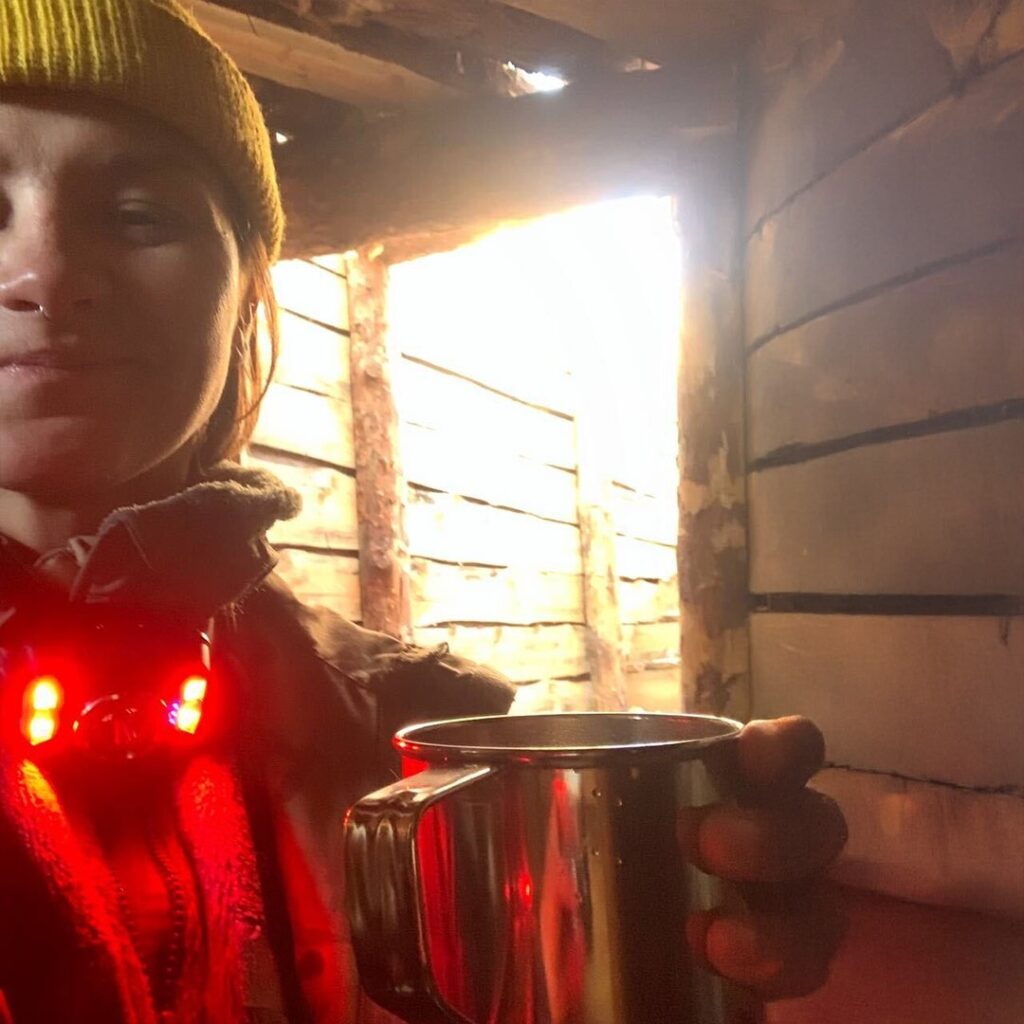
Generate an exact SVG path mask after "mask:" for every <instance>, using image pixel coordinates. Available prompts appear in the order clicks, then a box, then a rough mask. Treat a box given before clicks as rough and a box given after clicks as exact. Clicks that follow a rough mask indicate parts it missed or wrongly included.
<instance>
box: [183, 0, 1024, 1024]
mask: <svg viewBox="0 0 1024 1024" xmlns="http://www.w3.org/2000/svg"><path fill="white" fill-rule="evenodd" d="M191 7H192V8H193V10H194V12H195V13H196V14H197V16H198V17H199V19H200V21H201V22H202V24H203V25H204V26H205V28H206V29H207V31H208V32H209V33H210V34H211V35H212V36H213V37H214V38H215V39H217V40H218V41H220V42H221V43H222V44H223V45H224V46H225V47H226V48H227V49H228V50H229V52H231V53H232V54H233V55H234V57H235V58H236V59H237V60H238V62H239V63H240V64H241V66H242V68H243V69H244V70H245V71H246V73H247V74H248V75H250V77H251V80H252V82H253V84H254V86H255V88H256V91H257V93H258V95H259V98H260V100H261V102H262V104H263V106H264V109H265V112H266V116H267V119H268V123H269V126H270V128H271V131H272V132H273V134H274V138H275V140H276V141H275V145H276V157H277V161H278V166H279V171H280V176H281V181H282V186H283V192H284V197H285V204H286V209H287V215H288V225H289V226H288V237H287V242H286V252H285V260H284V262H282V263H281V264H280V265H279V267H278V269H277V272H276V281H277V286H278V291H279V297H280V301H281V305H282V308H283V310H284V350H283V353H282V359H281V363H280V366H279V369H278V374H277V379H276V382H275V383H274V385H273V386H272V388H271V392H270V394H269V396H268V402H267V405H266V409H265V412H264V414H263V416H262V418H261V421H260V424H259V427H258V431H257V434H256V438H255V441H254V444H253V446H252V449H251V452H250V454H249V458H251V459H252V460H253V461H254V462H257V463H262V464H265V465H268V466H270V467H271V468H272V469H274V470H275V471H277V472H278V473H279V474H280V475H281V476H282V477H283V478H284V479H285V480H287V481H288V482H291V483H293V484H294V485H295V486H296V487H298V488H299V490H300V491H302V493H303V494H304V496H305V501H306V505H305V511H304V513H303V515H302V516H301V517H300V518H299V519H298V520H296V521H295V522H293V523H289V524H283V525H282V526H281V527H280V528H279V529H278V531H277V533H276V534H275V536H274V537H273V538H272V539H273V540H274V541H275V543H276V544H277V546H278V547H279V548H280V551H281V554H282V570H283V571H284V572H285V574H286V575H287V576H288V577H289V579H290V580H291V581H292V583H293V584H294V585H295V586H296V588H297V589H298V590H299V591H300V592H301V593H303V594H304V595H305V596H307V597H310V598H311V599H314V600H320V601H324V602H327V603H330V604H333V605H334V606H336V607H337V608H338V609H339V610H340V611H342V613H343V614H346V615H348V616H349V617H351V618H353V619H355V620H357V621H360V622H362V623H363V624H365V625H367V626H369V627H373V628H378V629H385V630H388V631H390V632H392V633H395V634H397V635H401V636H405V637H408V638H411V639H415V640H417V641H418V642H423V643H441V642H449V643H451V644H452V646H453V647H456V648H457V649H459V650H460V651H461V652H462V653H466V654H468V655H470V656H471V657H476V658H478V659H480V660H485V661H490V662H492V663H495V664H497V667H499V668H501V669H502V670H504V671H506V672H507V673H508V674H509V675H510V677H511V678H513V680H514V681H515V682H517V683H519V684H521V686H522V688H523V693H524V694H526V693H527V692H529V693H530V694H531V696H530V697H528V698H526V697H524V701H525V703H526V705H527V709H530V708H538V707H552V706H556V707H565V706H583V707H591V708H622V707H627V706H633V705H640V706H653V707H656V708H661V709H668V708H672V707H676V708H681V707H685V708H686V709H688V710H697V711H703V712H713V713H727V714H732V715H735V716H737V717H748V716H756V717H770V716H776V715H784V714H793V713H799V714H807V715H809V716H810V717H812V718H813V719H815V720H816V721H817V722H818V723H819V725H820V726H821V727H822V729H823V730H824V732H825V734H826V738H827V742H828V767H827V768H826V769H825V770H824V771H823V772H821V773H820V774H819V775H818V776H817V777H816V779H815V780H814V785H815V786H817V787H818V788H820V789H821V790H822V791H824V792H827V793H829V794H831V795H832V796H834V797H835V798H836V799H838V800H839V801H840V803H841V804H842V806H843V808H844V811H845V813H846V815H847V819H848V822H849V826H850V839H849V843H848V845H847V848H846V851H845V853H844V855H843V856H842V858H841V860H840V862H839V864H838V865H837V867H836V869H835V872H834V873H835V876H836V879H837V881H838V882H839V883H840V884H841V885H842V886H843V892H844V896H845V899H846V901H847V903H848V906H849V911H850V922H851V923H850V930H849V934H848V937H847V940H846V943H845V945H844V947H843V950H842V952H841V954H840V956H839V959H838V961H837V963H836V964H835V967H834V969H833V972H832V976H831V978H830V980H829V982H828V983H827V984H826V985H825V987H824V988H823V989H822V990H821V991H820V992H818V993H817V994H815V995H813V996H811V997H808V998H805V999H801V1000H792V1001H788V1002H782V1003H776V1004H772V1005H771V1006H770V1008H769V1011H768V1014H769V1018H768V1019H769V1020H770V1021H772V1022H773V1024H798V1022H799V1024H811V1022H814V1024H847V1022H849V1024H864V1022H867V1021H871V1022H873V1024H888V1022H891V1024H897V1022H898V1024H916V1022H921V1024H925V1022H927V1024H946V1022H949V1024H953V1022H956V1024H962V1022H967V1021H972V1022H974V1021H977V1022H985V1024H1019V1022H1020V1021H1021V1020H1024V972H1022V969H1021V966H1020V965H1021V964H1022V963H1024V932H1022V928H1021V923H1020V922H1021V920H1022V918H1024V745H1022V742H1021V740H1022V734H1024V730H1022V726H1024V529H1022V526H1024V0H899V2H894V0H674V2H669V0H504V2H497V0H489V2H488V0H230V2H223V0H222V2H219V3H217V4H213V3H208V2H202V0H193V2H192V3H191ZM524 71H525V72H535V71H545V72H548V73H551V74H556V75H558V76H560V77H561V78H563V79H565V80H566V82H567V84H566V85H565V87H564V88H563V89H561V90H560V91H558V92H555V93H533V92H531V87H530V83H529V76H528V75H527V76H524V75H523V74H522V72H524ZM632 194H650V195H668V196H672V197H674V199H675V204H676V206H675V208H676V210H677V218H678V227H679V231H680V236H681V238H682V239H683V243H684V246H685V251H686V261H685V274H684V275H683V276H682V279H681V280H680V282H679V286H680V294H681V295H685V304H686V315H685V321H684V327H683V329H682V331H681V337H680V350H679V351H680V372H679V376H678V432H679V438H678V454H679V461H678V467H679V471H678V481H673V483H672V486H671V491H670V493H660V492H659V493H653V492H650V491H645V490H644V489H643V488H642V487H640V486H632V485H630V483H629V481H628V480H624V479H620V478H618V477H616V475H615V473H614V471H613V470H611V469H610V468H609V467H608V465H606V463H605V462H604V461H603V460H602V457H601V443H600V437H601V433H600V432H601V429H602V427H601V421H602V416H601V409H602V408H603V406H602V402H604V401H607V399H608V396H609V388H614V387H615V374H614V367H615V365H616V364H621V365H623V366H625V365H628V364H629V362H630V360H631V358H632V357H631V347H632V346H633V345H636V344H642V339H636V338H630V337H622V338H621V344H620V345H619V347H618V349H617V350H616V351H615V352H611V353H606V354H605V356H606V358H605V360H604V365H606V366H611V367H612V370H613V372H612V374H611V376H610V377H609V375H608V374H607V373H606V374H604V375H603V376H602V375H601V374H595V373H590V372H589V371H588V365H589V362H590V361H588V360H587V359H583V360H581V361H579V362H578V363H577V365H576V366H575V367H570V368H569V372H570V374H572V375H575V377H576V378H577V380H576V385H577V386H576V390H575V391H574V392H573V393H572V394H573V395H575V397H572V396H570V397H569V398H566V399H565V400H564V401H561V399H557V398H551V397H550V395H551V393H552V390H551V381H550V380H548V379H547V378H546V377H545V370H544V368H543V367H540V366H538V364H537V363H536V362H535V361H534V359H533V357H531V356H529V355H528V354H524V355H522V356H520V355H519V354H518V353H511V354H510V353H509V352H507V351H506V352H505V353H504V357H503V358H497V357H496V358H495V360H494V362H493V364H491V363H488V360H487V359H483V358H477V359H476V360H475V361H472V360H471V361H470V362H465V355H464V354H463V356H461V357H453V358H452V360H451V361H449V362H445V360H444V359H443V358H442V357H441V356H439V355H432V354H430V353H419V354H417V353H409V352H405V353H403V352H396V351H395V349H394V346H393V345H392V344H391V343H390V342H389V337H388V332H387V317H388V300H387V289H388V278H389V270H388V268H389V266H391V265H393V264H395V263H397V262H401V261H405V260H409V259H411V258H413V257H417V256H422V255H423V254H427V253H438V252H443V251H445V250H450V249H454V248H456V247H457V246H460V245H462V244H463V243H465V242H467V241H469V240H470V239H473V238H476V237H477V236H479V235H480V234H482V233H484V232H487V231H489V230H491V229H493V228H494V227H495V226H496V225H499V224H502V223H506V222H514V221H521V220H525V219H528V218H532V217H537V216H540V215H542V214H547V213H550V212H552V211H556V210H561V209H564V208H568V207H574V206H577V205H579V204H583V203H590V202H596V201H598V200H602V199H606V198H609V197H614V196H623V195H632ZM621 258H622V259H629V258H630V257H629V254H623V255H622V257H621ZM595 287H600V288H611V289H614V288H615V287H616V267H615V264H614V262H610V263H609V265H608V267H607V277H606V279H605V280H603V281H601V282H596V283H595ZM480 346H481V348H482V349H483V352H484V354H486V346H487V338H486V336H482V337H481V338H480ZM525 351H526V350H525V349H524V352H525ZM479 354H480V353H477V355H479ZM460 358H462V359H463V360H464V362H463V363H460V362H459V359H460ZM403 360H404V361H405V362H406V363H408V364H409V365H411V366H412V367H413V370H412V371H410V372H415V373H418V374H420V377H419V378H417V379H419V380H420V381H421V384H422V390H421V391H420V392H419V393H420V394H421V396H433V397H427V398H424V399H423V401H420V402H419V403H418V408H423V409H425V411H423V412H421V413H420V414H419V415H418V416H412V414H408V413H407V411H406V410H403V408H402V404H401V402H399V401H396V398H395V395H394V393H393V390H392V386H391V382H392V380H393V378H394V376H395V373H397V369H396V367H397V365H398V363H400V362H402V361H403ZM488 366H491V367H492V368H491V369H490V370H488V369H487V367H488ZM563 369H564V368H563ZM488 373H490V377H488ZM428 378H429V379H428ZM432 389H433V390H432ZM581 396H582V397H581ZM432 410H433V411H432ZM431 416H436V419H433V420H432V419H431ZM403 417H404V419H403ZM405 420H409V421H410V422H411V421H415V422H413V426H414V427H415V428H416V429H415V430H414V431H413V432H412V433H410V432H409V431H408V430H405V429H404V426H403V424H404V421H405ZM410 438H412V440H409V439H410ZM538 438H539V439H540V440H538ZM467 439H471V440H473V441H474V445H473V446H472V451H470V450H469V449H468V448H467V447H466V444H467ZM674 443H675V441H674V439H673V444H674ZM481 445H482V447H481ZM545 445H546V446H548V447H546V448H545V447H544V446H545ZM460 446H461V447H460ZM531 446H532V447H531ZM538 446H540V448H541V449H543V450H540V449H538ZM556 449H557V453H561V454H557V453H556ZM467 452H469V454H467ZM473 452H475V453H476V458H477V461H476V462H475V463H473V462H470V463H465V462H464V461H463V462H460V461H459V460H460V459H471V458H472V453H473ZM481 452H483V455H484V457H483V458H482V459H481ZM489 452H490V453H492V454H493V459H492V458H488V457H487V456H488V453H489ZM488 467H490V468H488ZM556 477H557V480H556V479H555V478H556ZM559 488H561V490H559ZM566 488H568V490H566ZM556 491H557V492H558V493H559V494H561V495H562V497H561V498H557V499H556V497H553V495H555V493H556ZM531 502H532V504H531ZM538 502H539V503H540V505H538ZM659 503H660V504H659ZM666 508H667V509H668V512H669V517H670V532H669V535H668V536H665V535H664V530H660V532H659V529H660V528H659V529H648V528H646V527H645V526H644V523H649V522H652V521H654V520H657V521H658V522H661V523H663V522H664V512H665V510H666ZM659 517H660V518H659ZM481 536H484V537H487V538H489V543H492V544H493V545H494V547H493V548H492V549H488V551H493V554H489V553H488V551H482V552H481V550H479V549H478V548H476V547H473V543H472V541H473V538H478V537H481ZM503 545H504V546H503ZM499 548H501V550H500V551H499V550H498V549H499ZM570 549H571V550H570ZM566 551H569V552H570V553H569V555H566V554H565V553H566ZM547 552H550V553H551V554H550V558H548V555H547V554H546V553H547ZM559 552H561V553H559ZM563 556H565V557H563ZM566 559H568V560H566ZM677 567H678V572H677Z"/></svg>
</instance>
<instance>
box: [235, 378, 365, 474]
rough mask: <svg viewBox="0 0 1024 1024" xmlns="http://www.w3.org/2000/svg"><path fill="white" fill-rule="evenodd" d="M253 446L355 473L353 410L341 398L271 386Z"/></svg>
mask: <svg viewBox="0 0 1024 1024" xmlns="http://www.w3.org/2000/svg"><path fill="white" fill-rule="evenodd" d="M252 440H253V443H254V444H258V445H262V446H263V447H266V448H275V449H277V450H278V451H282V452H288V453H289V454H292V455H302V456H305V457H306V458H310V459H317V460H318V461H320V462H329V463H331V464H332V465H335V466H341V467H347V468H349V469H351V468H352V467H353V466H355V452H354V449H353V445H352V407H351V406H350V405H349V403H348V402H347V401H344V400H342V399H341V398H334V397H332V396H330V395H318V394H315V393H314V392H312V391H300V390H299V389H297V388H293V387H289V386H288V385H287V384H271V385H270V388H269V389H268V390H267V394H266V396H265V397H264V399H263V404H262V405H261V406H260V415H259V419H258V420H257V422H256V430H255V431H254V433H253V437H252Z"/></svg>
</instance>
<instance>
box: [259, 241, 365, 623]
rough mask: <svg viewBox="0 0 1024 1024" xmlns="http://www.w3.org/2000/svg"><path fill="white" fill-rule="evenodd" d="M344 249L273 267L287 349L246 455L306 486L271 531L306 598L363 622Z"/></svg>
mask: <svg viewBox="0 0 1024 1024" xmlns="http://www.w3.org/2000/svg"><path fill="white" fill-rule="evenodd" d="M344 273H345V265H344V261H343V260H342V259H341V258H340V257H321V258H318V259H317V260H315V261H306V260H288V261H283V262H281V263H279V264H277V266H276V267H275V268H274V287H275V290H276V293H277V297H278V302H279V303H280V306H281V327H282V336H281V357H280V362H279V364H278V368H277V373H276V375H275V381H274V383H272V384H271V386H270V391H269V393H268V394H267V398H266V401H265V403H264V405H263V409H262V411H261V414H260V418H259V422H258V423H257V427H256V433H255V435H254V437H253V443H252V445H251V447H250V450H249V453H248V455H247V461H248V462H249V463H251V464H253V465H257V466H262V467H264V468H266V469H268V470H270V471H271V472H273V473H276V474H277V475H278V476H279V477H280V478H281V479H282V480H283V481H284V482H285V483H286V484H288V485H289V486H291V487H294V488H295V489H296V490H297V491H299V493H300V494H301V495H302V503H303V506H302V513H301V514H300V515H299V516H298V517H297V518H296V519H293V520H290V521H289V522H284V523H279V524H278V525H277V526H276V527H275V528H274V529H273V530H271V532H270V534H269V539H270V541H271V543H272V544H273V545H274V547H275V548H276V549H277V551H278V553H279V554H280V556H281V560H280V563H279V566H278V569H279V571H280V573H281V574H282V575H283V576H284V578H285V579H286V580H287V581H288V583H289V584H290V585H291V586H292V587H293V588H294V589H295V591H296V592H297V593H298V594H299V595H300V596H301V597H302V598H304V599H305V600H307V601H311V602H314V603H318V604H326V605H329V606H330V607H332V608H335V609H337V611H339V612H340V613H341V614H342V615H344V616H345V617H346V618H349V619H352V620H353V621H359V619H360V609H359V576H358V572H359V558H358V555H359V539H358V526H357V523H356V489H355V468H354V467H355V458H354V453H353V445H352V405H351V398H350V394H349V338H348V328H349V318H348V288H347V283H346V281H345V276H344Z"/></svg>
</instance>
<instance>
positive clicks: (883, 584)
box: [749, 420, 1024, 594]
mask: <svg viewBox="0 0 1024 1024" xmlns="http://www.w3.org/2000/svg"><path fill="white" fill-rule="evenodd" d="M1022 480H1024V422H1022V421H1020V420H1015V421H1009V422H1005V423H999V424H995V425H993V426H987V427H978V428H974V429H971V430H962V431H958V432H954V433H943V434H936V435H933V436H931V437H921V438H915V439H913V440H905V441H893V442H890V443H887V444H875V445H868V446H865V447H862V448H857V449H853V450H851V451H847V452H841V453H839V454H836V455H830V456H828V457H825V458H820V459H814V460H812V461H810V462H806V463H803V464H800V465H795V466H783V467H779V468H775V469H766V470H763V471H761V472H757V473H754V474H752V475H751V477H750V485H749V486H750V511H751V524H750V534H751V552H752V558H751V589H752V590H753V591H754V592H755V593H765V594H768V593H786V592H792V593H821V594H1020V593H1021V592H1022V591H1024V531H1022V530H1021V524H1022V523H1024V487H1022V486H1021V481H1022Z"/></svg>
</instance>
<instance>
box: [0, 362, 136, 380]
mask: <svg viewBox="0 0 1024 1024" xmlns="http://www.w3.org/2000/svg"><path fill="white" fill-rule="evenodd" d="M132 363H133V360H129V359H92V360H87V361H86V360H82V361H71V360H67V359H59V358H39V357H35V356H26V357H12V358H10V359H7V360H3V361H0V381H2V382H6V383H7V384H8V385H9V386H15V387H17V386H25V387H32V386H40V385H45V384H65V383H75V382H78V383H86V382H89V381H94V380H99V379H102V378H104V377H106V376H110V375H114V374H117V373H119V372H124V370H126V369H127V368H128V367H129V366H131V365H132Z"/></svg>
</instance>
